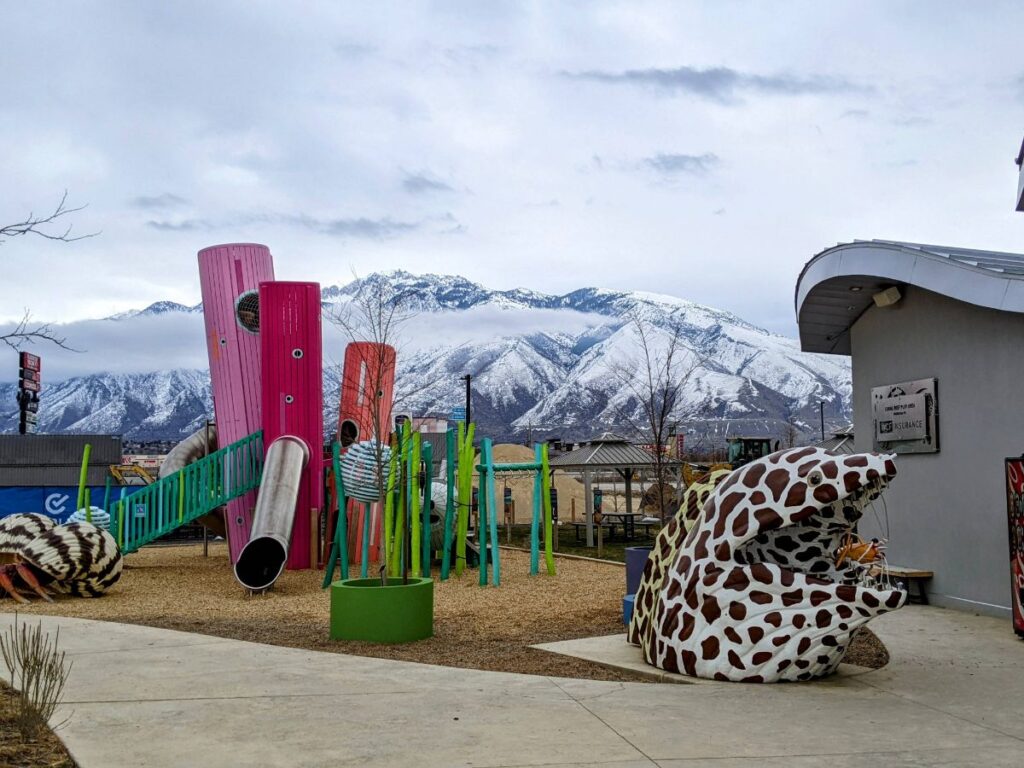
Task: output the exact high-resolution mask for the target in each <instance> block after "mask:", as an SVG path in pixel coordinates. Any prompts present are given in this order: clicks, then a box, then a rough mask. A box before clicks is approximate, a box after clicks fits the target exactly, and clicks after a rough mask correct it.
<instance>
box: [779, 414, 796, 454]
mask: <svg viewBox="0 0 1024 768" xmlns="http://www.w3.org/2000/svg"><path fill="white" fill-rule="evenodd" d="M799 436H800V432H799V431H798V430H797V428H796V424H794V423H793V420H792V419H786V426H785V428H784V429H783V433H782V444H783V445H784V446H786V447H787V448H793V447H795V446H796V443H797V440H798V439H799Z"/></svg>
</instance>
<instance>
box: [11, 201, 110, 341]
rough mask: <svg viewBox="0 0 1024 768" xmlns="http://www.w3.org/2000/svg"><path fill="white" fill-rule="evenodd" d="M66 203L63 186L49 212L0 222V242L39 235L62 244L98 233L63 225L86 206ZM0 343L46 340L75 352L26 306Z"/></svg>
mask: <svg viewBox="0 0 1024 768" xmlns="http://www.w3.org/2000/svg"><path fill="white" fill-rule="evenodd" d="M67 202H68V191H67V190H66V189H65V190H64V194H63V195H62V196H61V198H60V202H59V203H58V204H57V207H56V208H54V209H53V211H52V212H51V213H49V214H47V215H43V216H37V215H36V214H34V213H32V212H29V214H28V216H26V217H25V218H24V219H23V220H22V221H17V222H14V223H13V224H0V245H2V244H3V243H4V241H5V239H6V238H11V237H21V236H23V235H38V236H39V237H42V238H44V239H46V240H59V241H60V242H64V243H72V242H74V241H76V240H84V239H86V238H88V237H95V236H96V235H98V234H99V232H91V233H89V234H85V235H72V234H71V227H72V225H71V224H70V223H69V224H67V226H66V227H65V226H64V224H65V223H66V221H67V220H66V219H64V217H65V216H67V215H69V214H72V213H77V212H78V211H81V210H82V209H84V208H85V207H86V206H84V205H80V206H78V207H76V208H69V207H68V204H67ZM0 342H2V343H4V344H6V345H7V346H8V347H11V348H12V349H15V350H19V349H21V347H23V346H24V345H25V344H34V343H36V342H49V343H51V344H56V345H57V346H58V347H61V348H62V349H68V350H71V351H78V350H74V349H73V348H72V347H70V346H68V344H67V340H66V339H65V338H64V337H63V336H61V335H59V334H58V333H56V332H55V331H54V330H53V328H52V327H51V326H50V324H49V323H34V322H33V321H32V313H31V312H30V311H29V310H28V309H26V310H25V313H24V314H23V315H22V316H21V320H19V321H18V322H17V323H15V325H14V328H12V329H11V330H9V331H7V332H6V333H3V334H0Z"/></svg>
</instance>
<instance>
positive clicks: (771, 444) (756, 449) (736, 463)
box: [726, 437, 779, 469]
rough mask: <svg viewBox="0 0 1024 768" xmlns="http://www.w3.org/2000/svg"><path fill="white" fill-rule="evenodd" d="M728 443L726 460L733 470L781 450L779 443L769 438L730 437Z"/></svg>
mask: <svg viewBox="0 0 1024 768" xmlns="http://www.w3.org/2000/svg"><path fill="white" fill-rule="evenodd" d="M726 442H727V443H728V444H729V452H728V454H727V457H726V458H727V461H728V462H729V465H730V466H731V467H732V468H733V469H738V468H739V467H742V466H743V465H744V464H749V463H750V462H752V461H756V460H757V459H760V458H763V457H765V456H767V455H768V454H769V453H771V452H772V451H777V450H779V441H778V440H775V441H772V439H771V438H768V437H730V438H727V440H726Z"/></svg>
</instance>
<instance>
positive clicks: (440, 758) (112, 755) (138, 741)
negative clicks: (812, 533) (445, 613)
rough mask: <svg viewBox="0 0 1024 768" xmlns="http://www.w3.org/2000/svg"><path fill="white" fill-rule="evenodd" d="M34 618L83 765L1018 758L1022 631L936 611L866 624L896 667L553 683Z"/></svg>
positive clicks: (634, 764) (838, 762) (1023, 689)
mask: <svg viewBox="0 0 1024 768" xmlns="http://www.w3.org/2000/svg"><path fill="white" fill-rule="evenodd" d="M12 618H13V617H12V616H11V615H10V614H0V629H2V628H4V627H5V626H6V625H7V624H8V623H10V621H11V620H12ZM37 618H41V619H42V621H43V623H44V626H46V627H47V628H48V629H55V628H56V627H58V626H59V627H60V628H61V642H62V645H63V646H64V647H65V648H66V649H67V650H68V651H69V652H70V654H71V655H72V657H73V658H74V669H73V671H72V674H71V679H70V681H69V683H68V688H67V695H66V705H65V707H64V708H63V709H62V710H61V711H59V712H58V714H57V719H63V718H64V717H67V716H69V715H70V716H71V720H70V722H69V723H68V724H67V725H66V726H65V727H64V729H63V730H62V731H61V732H60V734H61V737H62V738H63V739H64V740H65V742H66V743H67V745H68V747H69V749H70V750H71V752H72V754H73V755H74V757H75V758H76V759H77V760H78V761H79V763H80V764H81V765H82V766H83V768H101V767H102V768H108V767H109V766H154V767H155V766H190V767H194V766H249V765H260V766H327V765H331V766H339V765H351V766H389V767H392V768H399V767H401V766H416V768H426V767H427V766H444V767H445V768H449V767H451V766H506V767H508V768H511V766H545V768H563V767H565V766H603V768H639V767H640V766H662V768H682V767H684V766H685V767H686V768H695V767H696V766H714V768H726V767H728V766H744V767H745V768H750V767H751V766H769V767H770V768H774V767H775V766H796V767H797V768H802V767H804V766H819V765H825V764H827V765H829V766H830V767H832V768H845V767H846V766H858V768H860V767H861V766H864V765H865V764H871V765H883V766H893V765H894V766H931V765H942V766H954V765H955V766H961V765H963V766H968V765H969V766H974V765H977V766H1020V765H1021V764H1022V762H1024V643H1022V642H1021V641H1019V640H1017V639H1016V638H1015V637H1014V635H1013V633H1012V631H1011V630H1010V627H1009V625H1008V624H1007V622H1006V621H1002V620H998V619H990V618H984V617H976V616H971V615H968V614H963V613H958V612H953V611H945V610H942V609H938V608H921V607H911V608H906V609H903V610H901V611H898V612H896V613H893V614H888V615H886V616H883V617H881V618H880V619H878V620H877V621H875V622H873V623H872V627H874V628H875V629H876V631H877V632H878V634H879V635H880V636H881V637H882V638H883V639H884V640H885V642H886V644H887V645H888V646H889V649H890V651H891V653H892V656H893V662H892V663H891V664H890V665H889V666H888V667H887V668H885V669H883V670H879V671H877V672H871V673H866V674H862V675H856V676H847V677H841V678H834V679H831V680H826V681H822V682H817V683H808V684H788V685H740V684H728V683H726V684H709V685H659V684H643V683H606V682H596V681H587V680H566V679H555V678H543V677H532V676H528V675H513V674H504V673H496V672H480V671H473V670H461V669H452V668H445V667H432V666H426V665H420V664H408V663H402V662H392V661H384V660H378V659H367V658H359V657H353V656H343V655H339V654H330V653H318V652H314V651H300V650H293V649H289V648H278V647H274V646H265V645H258V644H255V643H245V642H239V641H234V640H224V639H219V638H212V637H206V636H202V635H193V634H187V633H182V632H171V631H167V630H159V629H151V628H148V627H137V626H128V625H120V624H109V623H103V622H94V621H85V620H79V619H65V618H60V617H29V620H30V621H32V622H35V621H36V620H37ZM0 669H2V668H0Z"/></svg>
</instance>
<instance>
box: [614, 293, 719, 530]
mask: <svg viewBox="0 0 1024 768" xmlns="http://www.w3.org/2000/svg"><path fill="white" fill-rule="evenodd" d="M628 324H629V326H630V327H631V329H632V331H633V335H634V337H635V339H636V355H635V357H634V358H633V359H631V360H628V361H617V362H614V363H613V364H612V366H611V370H612V375H613V376H614V377H615V379H616V381H617V382H618V383H619V385H620V386H621V387H622V391H623V392H625V393H626V394H627V397H625V398H621V399H620V400H619V404H618V405H617V406H616V411H617V412H618V416H619V420H620V422H621V423H622V424H624V425H625V426H627V427H629V428H630V429H631V430H632V431H633V432H634V433H635V434H636V435H638V436H641V437H642V439H643V440H644V442H646V443H648V444H650V446H651V453H652V458H653V463H654V476H655V483H656V484H657V485H656V487H657V489H658V490H657V492H656V494H655V496H656V499H657V504H658V507H659V511H660V516H661V519H662V521H664V520H665V518H666V516H667V514H668V508H669V504H670V502H671V495H670V494H669V493H667V489H668V488H669V487H670V485H671V480H672V470H673V469H674V468H676V467H677V466H678V463H677V462H674V461H673V460H672V459H671V458H670V457H669V451H668V446H667V445H666V441H667V440H668V438H669V433H670V428H671V426H672V425H673V424H674V423H677V422H680V421H682V420H683V418H685V417H687V416H692V415H694V414H692V413H684V412H683V405H682V403H681V398H680V394H681V393H682V391H683V388H684V387H685V386H686V384H687V382H688V381H689V380H690V377H691V376H692V375H693V372H694V371H695V370H696V369H697V368H698V367H700V365H701V363H702V362H703V358H702V356H701V355H700V354H698V353H697V351H696V350H694V349H693V348H692V347H690V346H689V345H687V344H686V342H685V339H684V337H683V328H682V325H681V324H680V323H678V322H672V323H670V324H668V325H655V324H654V323H652V322H651V321H649V320H647V319H645V318H644V317H643V316H642V315H640V314H639V313H637V312H633V313H631V314H630V316H629V320H628Z"/></svg>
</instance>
